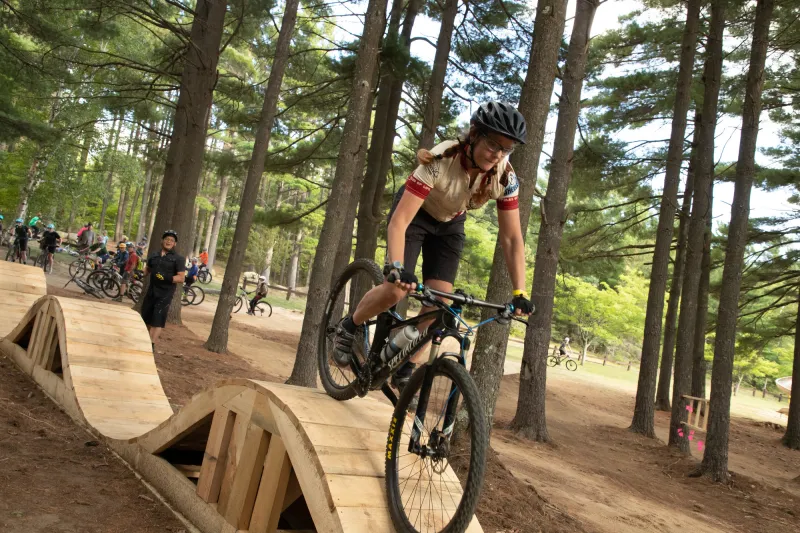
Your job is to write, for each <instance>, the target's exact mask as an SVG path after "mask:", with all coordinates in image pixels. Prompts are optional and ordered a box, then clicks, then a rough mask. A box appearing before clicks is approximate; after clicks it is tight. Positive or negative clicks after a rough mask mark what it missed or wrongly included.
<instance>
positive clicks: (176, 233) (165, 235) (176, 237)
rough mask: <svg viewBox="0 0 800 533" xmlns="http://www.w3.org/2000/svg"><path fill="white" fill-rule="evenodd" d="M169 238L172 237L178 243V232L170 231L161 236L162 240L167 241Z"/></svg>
mask: <svg viewBox="0 0 800 533" xmlns="http://www.w3.org/2000/svg"><path fill="white" fill-rule="evenodd" d="M167 237H172V238H173V239H175V242H178V232H177V231H175V230H174V229H168V230H167V231H165V232H164V234H163V235H162V236H161V238H162V239H166V238H167Z"/></svg>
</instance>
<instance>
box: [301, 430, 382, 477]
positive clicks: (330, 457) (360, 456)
mask: <svg viewBox="0 0 800 533" xmlns="http://www.w3.org/2000/svg"><path fill="white" fill-rule="evenodd" d="M384 439H386V436H385V435H384ZM385 447H386V444H385V443H384V448H385ZM315 449H316V451H317V456H318V457H319V461H320V464H322V469H323V470H325V473H326V474H341V475H350V476H368V477H379V478H381V479H383V477H384V474H385V469H386V451H385V450H381V451H365V450H354V449H350V448H337V447H333V446H316V447H315Z"/></svg>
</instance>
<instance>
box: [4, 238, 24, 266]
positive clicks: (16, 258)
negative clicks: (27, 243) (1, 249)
mask: <svg viewBox="0 0 800 533" xmlns="http://www.w3.org/2000/svg"><path fill="white" fill-rule="evenodd" d="M6 261H12V262H15V263H16V262H20V263H22V253H21V251H20V249H19V243H18V242H17V241H16V239H15V240H14V241H13V242H12V243H11V245H10V246H9V247H8V252H6Z"/></svg>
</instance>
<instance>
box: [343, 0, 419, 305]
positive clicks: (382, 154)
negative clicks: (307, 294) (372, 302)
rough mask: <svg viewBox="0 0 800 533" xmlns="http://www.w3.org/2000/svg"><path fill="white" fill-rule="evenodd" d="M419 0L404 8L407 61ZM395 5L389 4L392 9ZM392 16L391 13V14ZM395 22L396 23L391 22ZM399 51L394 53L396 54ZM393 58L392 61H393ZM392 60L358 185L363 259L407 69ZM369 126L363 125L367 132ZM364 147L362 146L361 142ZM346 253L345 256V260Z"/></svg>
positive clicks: (372, 237) (373, 236) (375, 222)
mask: <svg viewBox="0 0 800 533" xmlns="http://www.w3.org/2000/svg"><path fill="white" fill-rule="evenodd" d="M394 4H396V5H399V6H402V2H400V1H398V0H395V2H394ZM420 4H421V2H420V0H411V1H409V2H408V5H407V7H406V16H405V20H404V22H403V30H402V33H401V35H400V37H399V40H400V46H401V47H402V52H403V53H405V54H408V55H407V56H403V57H406V58H410V57H411V56H410V53H409V49H410V46H411V31H412V29H413V27H414V21H415V19H416V16H417V13H418V12H419V8H420ZM394 8H395V6H394V5H393V10H394ZM393 15H394V14H393ZM395 18H396V19H397V21H396V23H395V20H394V19H395ZM399 19H400V17H399V14H398V16H397V17H394V16H392V17H391V23H390V25H389V30H388V37H387V41H394V40H396V39H398V36H397V30H398V26H399ZM399 52H401V50H396V51H394V55H395V56H396V55H398V54H399ZM393 59H395V61H393ZM396 63H397V61H396V57H392V58H388V60H387V61H385V64H384V65H383V69H384V70H385V73H384V75H383V77H382V78H381V80H380V86H379V88H378V98H377V99H378V104H377V109H376V110H375V121H374V124H375V126H374V128H373V131H372V142H371V144H370V147H369V154H368V157H367V171H366V174H365V176H364V183H363V184H362V186H361V195H360V200H359V202H358V228H357V234H356V252H355V256H356V257H357V258H358V257H364V258H367V259H374V258H375V251H376V250H377V248H378V230H379V229H380V227H381V221H382V219H383V218H384V215H383V210H382V200H383V194H384V190H385V189H386V178H387V176H388V174H389V167H390V166H391V162H392V151H393V149H394V138H395V135H396V130H395V124H396V123H397V115H398V111H399V109H400V100H401V96H402V90H403V83H404V82H405V78H406V72H407V70H408V61H407V60H406V61H404V62H403V64H399V65H398V64H396ZM368 129H369V125H367V130H368ZM365 146H366V143H365ZM349 256H350V254H347V258H348V260H349ZM360 281H361V286H359V287H354V288H353V290H354V291H355V292H354V293H353V294H354V296H353V297H354V298H356V299H358V300H360V299H361V297H362V296H363V295H364V294H366V292H367V291H368V290H369V289H371V288H372V287H371V286H370V285H369V280H367V279H366V278H365V279H362V280H360Z"/></svg>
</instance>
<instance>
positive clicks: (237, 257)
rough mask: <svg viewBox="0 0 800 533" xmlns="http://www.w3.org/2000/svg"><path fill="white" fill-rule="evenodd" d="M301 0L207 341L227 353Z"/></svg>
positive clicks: (290, 17)
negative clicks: (231, 321)
mask: <svg viewBox="0 0 800 533" xmlns="http://www.w3.org/2000/svg"><path fill="white" fill-rule="evenodd" d="M298 3H299V0H287V1H286V7H285V9H284V13H283V20H282V21H281V29H280V33H279V35H278V42H277V45H276V48H275V58H274V59H273V61H272V70H271V71H270V74H269V82H268V83H267V91H266V94H265V95H264V104H263V106H262V107H261V118H260V119H259V122H258V129H257V130H256V136H255V144H254V145H253V154H252V157H251V159H250V164H249V165H248V168H247V179H246V180H245V182H244V188H243V193H242V202H241V205H240V206H239V216H238V218H237V220H236V230H235V231H234V234H233V245H232V246H231V252H230V254H229V255H228V263H227V266H226V268H225V277H224V278H223V280H222V290H221V291H220V296H219V303H218V304H217V310H216V312H215V313H214V322H213V323H212V325H211V333H210V334H209V336H208V341H207V342H206V348H208V349H209V350H210V351H212V352H217V353H223V352H225V351H226V350H227V347H228V324H229V323H230V319H231V309H232V308H233V304H234V302H235V300H236V289H237V287H238V286H239V277H240V276H241V275H242V265H243V263H244V255H245V252H246V251H247V241H248V237H249V235H250V228H251V226H252V225H253V213H254V212H255V208H256V200H257V199H258V189H259V186H260V184H261V176H262V174H263V173H264V162H265V158H266V156H267V151H268V149H269V139H270V133H271V131H272V125H273V124H274V123H275V113H276V111H277V108H278V97H279V96H280V90H281V83H283V73H284V71H285V70H286V64H287V63H288V60H289V44H290V42H291V40H292V34H293V33H294V25H295V21H296V20H297V5H298Z"/></svg>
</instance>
